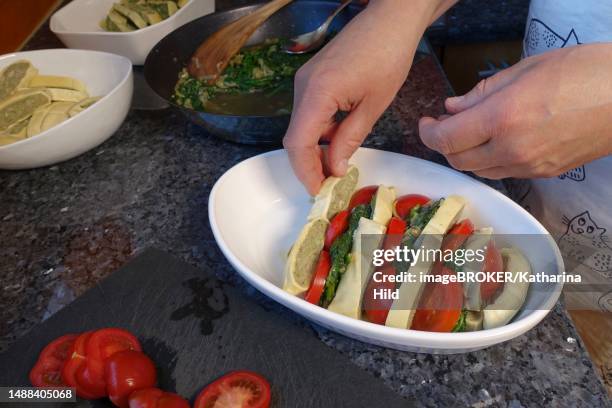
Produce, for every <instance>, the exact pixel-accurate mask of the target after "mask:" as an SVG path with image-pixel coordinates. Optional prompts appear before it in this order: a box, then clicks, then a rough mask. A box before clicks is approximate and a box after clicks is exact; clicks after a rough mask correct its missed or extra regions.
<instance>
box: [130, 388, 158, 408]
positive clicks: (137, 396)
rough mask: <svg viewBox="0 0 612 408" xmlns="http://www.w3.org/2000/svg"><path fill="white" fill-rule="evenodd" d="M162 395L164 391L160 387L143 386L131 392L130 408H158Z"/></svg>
mask: <svg viewBox="0 0 612 408" xmlns="http://www.w3.org/2000/svg"><path fill="white" fill-rule="evenodd" d="M162 395H164V392H163V391H162V390H160V389H159V388H141V389H139V390H136V391H134V392H132V393H131V394H130V397H129V398H128V404H129V407H130V408H157V402H158V401H159V398H160V397H161V396H162Z"/></svg>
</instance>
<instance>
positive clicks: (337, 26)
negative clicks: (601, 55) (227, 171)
mask: <svg viewBox="0 0 612 408" xmlns="http://www.w3.org/2000/svg"><path fill="white" fill-rule="evenodd" d="M260 5H261V3H260V4H254V5H250V6H245V7H239V8H234V9H230V10H226V11H223V12H219V13H214V14H209V15H207V16H204V17H201V18H199V19H197V20H193V21H191V22H190V23H187V24H185V25H184V26H182V27H179V28H178V29H176V30H175V31H173V32H171V33H170V34H168V35H167V36H166V37H165V38H163V39H162V40H161V41H160V42H159V43H157V45H156V46H155V47H154V48H153V49H152V50H151V52H150V53H149V55H148V56H147V59H146V61H145V65H144V75H145V79H146V81H147V83H148V84H149V86H150V87H151V88H152V89H153V90H154V91H155V93H157V94H158V95H159V96H160V97H161V98H163V99H165V100H166V101H167V102H168V103H169V104H170V105H172V106H174V107H175V108H176V109H179V110H181V111H182V112H183V113H184V114H185V115H187V117H188V118H189V119H190V120H191V121H192V122H194V123H195V124H197V125H199V126H202V127H203V128H204V129H206V130H207V131H208V132H210V133H211V134H213V135H215V136H218V137H221V138H223V139H226V140H230V141H233V142H238V143H245V144H266V145H277V144H280V143H281V141H282V138H283V136H284V134H285V131H286V130H287V126H288V125H289V118H290V115H289V114H276V115H225V114H217V113H208V112H200V111H196V110H193V109H188V108H185V107H182V106H179V105H177V104H176V103H174V101H173V100H172V94H173V93H174V86H175V85H176V81H177V80H178V75H179V72H180V71H181V70H182V69H183V67H185V66H186V65H187V63H188V61H189V59H190V58H191V56H192V55H193V52H194V51H195V50H196V49H197V48H198V46H199V45H200V43H201V42H202V41H203V40H205V39H206V38H207V37H208V36H210V35H211V34H213V33H214V32H215V31H217V30H218V29H219V28H221V27H222V26H224V25H225V24H227V23H228V22H230V21H233V20H235V19H237V18H240V17H242V16H244V15H246V14H248V13H250V12H251V11H253V10H255V9H256V8H257V7H259V6H260ZM337 6H338V3H337V2H333V1H298V2H294V3H291V4H290V5H288V6H286V7H284V8H283V9H281V10H280V11H278V12H277V13H276V14H274V15H273V16H272V17H270V19H269V20H267V21H266V22H265V23H264V24H263V25H262V26H261V27H259V29H258V30H257V31H256V32H255V33H254V34H253V36H252V37H251V38H250V39H249V41H248V42H247V45H254V44H258V43H261V42H262V41H264V40H265V39H266V38H287V37H293V36H295V35H298V34H301V33H304V32H307V31H311V30H314V29H316V28H317V27H318V26H319V25H320V24H321V23H322V22H323V21H324V20H325V19H326V18H327V17H328V16H329V14H331V13H332V11H333V10H334V9H335V8H336V7H337ZM361 9H362V7H359V6H353V5H351V6H349V7H347V9H346V10H344V11H343V12H342V13H341V14H340V15H338V17H336V19H335V20H334V22H333V24H332V27H331V31H332V32H333V31H340V30H341V29H342V27H344V26H345V25H346V24H347V23H348V22H349V21H350V20H351V18H353V17H354V16H355V15H356V14H357V13H359V11H361Z"/></svg>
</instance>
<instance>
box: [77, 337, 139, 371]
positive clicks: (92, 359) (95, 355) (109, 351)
mask: <svg viewBox="0 0 612 408" xmlns="http://www.w3.org/2000/svg"><path fill="white" fill-rule="evenodd" d="M124 350H136V351H142V347H141V346H140V342H139V341H138V339H137V338H136V336H134V335H133V334H132V333H130V332H129V331H127V330H123V329H119V328H106V329H100V330H96V331H95V332H93V334H92V335H91V337H90V338H89V340H88V341H87V367H88V368H89V371H90V372H91V375H93V376H96V377H99V378H104V361H105V360H106V359H107V358H108V357H110V356H112V355H113V354H115V353H117V352H119V351H124Z"/></svg>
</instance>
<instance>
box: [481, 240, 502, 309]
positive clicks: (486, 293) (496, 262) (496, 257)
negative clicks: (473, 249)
mask: <svg viewBox="0 0 612 408" xmlns="http://www.w3.org/2000/svg"><path fill="white" fill-rule="evenodd" d="M503 268H504V260H503V259H502V256H501V252H499V250H498V249H497V247H496V246H495V243H494V242H493V240H491V241H489V243H488V244H487V249H486V251H485V259H484V265H483V268H482V269H483V272H502V271H503ZM503 288H504V282H503V281H502V282H497V281H495V280H492V281H488V280H487V281H486V282H482V283H481V284H480V298H481V299H482V301H483V303H484V305H483V306H485V305H486V304H488V303H491V302H493V301H494V300H495V298H496V297H497V295H499V293H500V292H501V291H502V290H503Z"/></svg>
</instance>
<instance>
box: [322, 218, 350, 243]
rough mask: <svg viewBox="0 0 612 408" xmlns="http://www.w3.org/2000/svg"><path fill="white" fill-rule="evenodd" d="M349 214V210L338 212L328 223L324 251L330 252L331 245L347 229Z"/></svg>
mask: <svg viewBox="0 0 612 408" xmlns="http://www.w3.org/2000/svg"><path fill="white" fill-rule="evenodd" d="M350 217H351V212H350V211H349V210H344V211H340V212H339V213H338V214H336V215H335V216H334V217H333V218H332V219H331V221H330V223H329V227H327V231H325V249H327V250H328V251H329V250H330V248H331V246H332V244H333V243H334V241H335V240H336V238H338V237H339V236H340V235H342V234H343V233H344V231H346V230H347V229H348V227H349V218H350Z"/></svg>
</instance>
